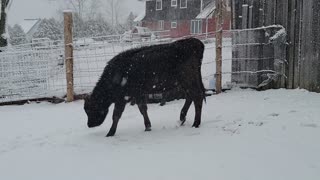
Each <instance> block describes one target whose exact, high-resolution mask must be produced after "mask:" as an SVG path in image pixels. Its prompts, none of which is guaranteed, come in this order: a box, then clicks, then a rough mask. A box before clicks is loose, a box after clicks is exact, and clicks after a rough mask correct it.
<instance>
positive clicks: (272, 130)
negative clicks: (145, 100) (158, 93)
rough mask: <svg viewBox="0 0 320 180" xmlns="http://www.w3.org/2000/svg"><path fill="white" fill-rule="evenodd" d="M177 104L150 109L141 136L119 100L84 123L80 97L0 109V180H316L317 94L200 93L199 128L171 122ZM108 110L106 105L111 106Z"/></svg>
mask: <svg viewBox="0 0 320 180" xmlns="http://www.w3.org/2000/svg"><path fill="white" fill-rule="evenodd" d="M182 105H183V101H174V102H170V103H168V104H167V105H166V106H164V107H160V106H159V105H155V104H154V105H150V106H149V115H150V118H151V122H152V123H153V130H152V131H151V132H144V131H143V130H144V125H143V120H142V116H141V115H140V113H139V112H138V109H137V107H136V106H127V108H126V110H125V112H124V114H123V117H122V119H121V120H120V124H119V128H118V131H117V134H116V136H115V137H113V138H106V137H104V136H105V135H106V133H107V131H108V129H109V127H110V124H111V118H110V117H111V115H110V114H109V115H108V117H107V119H106V121H105V123H104V124H103V126H101V127H99V128H96V129H88V128H87V127H86V115H85V113H84V111H83V101H77V102H74V103H70V104H64V103H63V104H58V105H53V104H48V103H40V104H29V105H24V106H6V107H0V117H1V119H0V179H4V180H19V179H32V180H43V179H45V180H57V179H76V180H82V179H83V180H87V179H95V180H98V179H101V180H102V179H103V180H105V179H110V180H129V179H130V180H144V179H148V180H150V179H152V180H154V179H158V180H164V179H166V180H178V179H181V180H194V179H201V180H212V179H217V180H271V179H272V180H302V179H306V180H318V179H319V178H320V143H319V137H320V111H319V107H320V94H316V93H310V92H307V91H304V90H283V89H281V90H269V91H265V92H256V91H253V90H232V91H228V92H226V93H223V94H221V95H215V96H211V97H208V98H207V103H206V104H205V105H204V108H203V122H202V125H201V128H199V129H194V128H191V127H190V126H191V124H192V122H193V115H194V111H193V108H191V109H190V110H191V112H190V113H189V115H188V121H187V123H186V125H185V126H183V127H180V126H179V125H178V123H177V119H178V116H179V112H180V109H181V107H182ZM111 110H112V107H111Z"/></svg>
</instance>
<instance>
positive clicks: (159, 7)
mask: <svg viewBox="0 0 320 180" xmlns="http://www.w3.org/2000/svg"><path fill="white" fill-rule="evenodd" d="M156 10H162V0H156Z"/></svg>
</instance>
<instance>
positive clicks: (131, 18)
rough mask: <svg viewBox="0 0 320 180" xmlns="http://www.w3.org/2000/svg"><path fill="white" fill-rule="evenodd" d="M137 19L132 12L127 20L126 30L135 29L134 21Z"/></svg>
mask: <svg viewBox="0 0 320 180" xmlns="http://www.w3.org/2000/svg"><path fill="white" fill-rule="evenodd" d="M136 17H137V16H136V15H134V14H133V13H132V12H130V14H129V16H128V17H127V20H126V28H127V29H132V28H133V27H134V19H135V18H136Z"/></svg>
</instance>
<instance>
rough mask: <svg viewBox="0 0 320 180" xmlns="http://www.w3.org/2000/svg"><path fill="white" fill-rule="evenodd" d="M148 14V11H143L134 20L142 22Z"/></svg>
mask: <svg viewBox="0 0 320 180" xmlns="http://www.w3.org/2000/svg"><path fill="white" fill-rule="evenodd" d="M145 16H146V11H143V12H141V13H140V14H139V15H138V16H137V17H136V18H135V19H134V20H133V21H134V22H140V21H142V20H143V18H144V17H145Z"/></svg>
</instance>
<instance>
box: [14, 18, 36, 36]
mask: <svg viewBox="0 0 320 180" xmlns="http://www.w3.org/2000/svg"><path fill="white" fill-rule="evenodd" d="M39 21H40V19H24V20H23V21H22V22H21V23H20V24H19V25H20V26H21V27H22V30H23V32H24V33H26V34H27V33H28V32H29V31H30V30H31V29H32V27H33V26H35V25H36V24H37V23H38V22H39Z"/></svg>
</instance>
